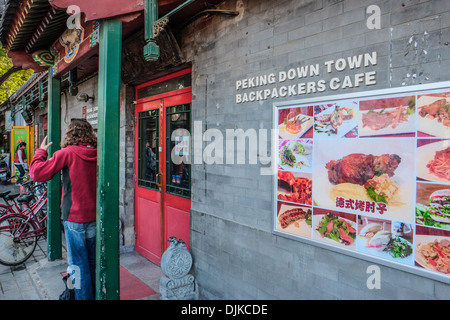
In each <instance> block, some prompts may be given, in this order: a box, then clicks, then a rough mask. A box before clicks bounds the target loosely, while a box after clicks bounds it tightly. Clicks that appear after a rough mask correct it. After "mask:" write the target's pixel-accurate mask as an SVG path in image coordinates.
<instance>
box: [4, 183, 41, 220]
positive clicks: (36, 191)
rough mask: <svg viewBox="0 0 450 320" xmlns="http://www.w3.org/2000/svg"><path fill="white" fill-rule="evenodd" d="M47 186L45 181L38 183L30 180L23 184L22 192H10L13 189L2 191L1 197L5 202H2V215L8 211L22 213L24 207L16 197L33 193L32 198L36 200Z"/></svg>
mask: <svg viewBox="0 0 450 320" xmlns="http://www.w3.org/2000/svg"><path fill="white" fill-rule="evenodd" d="M46 188H47V186H46V183H45V182H41V183H38V182H34V181H33V180H29V181H27V182H24V183H22V184H21V190H22V192H21V193H16V194H10V193H11V191H5V192H2V193H0V198H2V199H3V201H4V202H5V204H3V203H0V217H2V216H4V215H5V214H8V213H22V211H23V210H24V208H21V207H20V206H19V204H18V203H17V201H15V199H16V198H17V197H18V196H21V195H23V194H33V199H32V200H33V202H35V201H36V200H38V199H39V197H40V196H41V195H42V194H43V193H44V192H45V190H46ZM43 210H46V206H44V207H43Z"/></svg>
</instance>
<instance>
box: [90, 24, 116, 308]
mask: <svg viewBox="0 0 450 320" xmlns="http://www.w3.org/2000/svg"><path fill="white" fill-rule="evenodd" d="M99 46H100V47H99V64H98V69H99V70H98V129H97V139H98V142H97V269H96V291H97V294H96V298H97V300H118V299H119V298H120V279H119V258H120V257H119V117H120V113H119V111H120V73H121V53H122V22H121V21H119V20H105V21H102V23H101V26H100V43H99Z"/></svg>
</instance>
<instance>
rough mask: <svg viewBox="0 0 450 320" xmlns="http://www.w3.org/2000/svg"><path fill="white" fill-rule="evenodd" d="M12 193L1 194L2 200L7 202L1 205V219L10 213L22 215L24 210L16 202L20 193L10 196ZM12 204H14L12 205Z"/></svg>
mask: <svg viewBox="0 0 450 320" xmlns="http://www.w3.org/2000/svg"><path fill="white" fill-rule="evenodd" d="M10 193H11V191H5V192H2V193H0V198H2V199H3V201H5V204H3V203H0V217H2V216H4V215H5V214H8V213H21V212H22V210H21V208H20V206H19V205H18V204H17V202H16V201H15V200H14V199H15V198H17V197H18V196H20V193H15V194H10ZM11 202H12V203H11Z"/></svg>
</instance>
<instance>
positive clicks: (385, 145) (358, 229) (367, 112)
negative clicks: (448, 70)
mask: <svg viewBox="0 0 450 320" xmlns="http://www.w3.org/2000/svg"><path fill="white" fill-rule="evenodd" d="M276 115H277V117H276V119H275V123H276V127H277V129H278V130H279V137H278V145H277V152H278V154H277V168H278V170H277V182H276V184H275V185H276V190H275V192H274V194H275V196H276V207H275V208H276V209H275V210H276V212H275V213H274V214H275V224H274V228H275V231H276V232H279V233H282V234H286V235H289V236H291V237H300V238H305V239H309V240H311V241H313V242H318V243H321V244H326V245H329V246H330V247H331V248H332V247H339V248H342V249H344V250H349V251H352V252H354V253H361V254H362V255H368V256H371V257H377V258H379V259H384V260H388V261H395V262H397V263H400V264H403V265H408V266H411V267H413V268H420V269H426V270H428V271H431V272H433V273H437V274H439V275H442V276H444V277H449V278H450V90H449V89H446V90H442V92H437V90H435V91H433V92H417V93H415V94H404V95H399V94H395V95H391V96H377V97H376V98H373V99H369V98H360V99H345V100H336V101H325V102H323V103H317V104H309V105H298V106H295V105H294V106H292V105H290V106H289V107H283V106H279V107H276Z"/></svg>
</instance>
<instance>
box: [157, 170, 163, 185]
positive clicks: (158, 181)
mask: <svg viewBox="0 0 450 320" xmlns="http://www.w3.org/2000/svg"><path fill="white" fill-rule="evenodd" d="M161 176H162V174H161V172H158V173H157V174H156V185H157V186H158V188H161Z"/></svg>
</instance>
